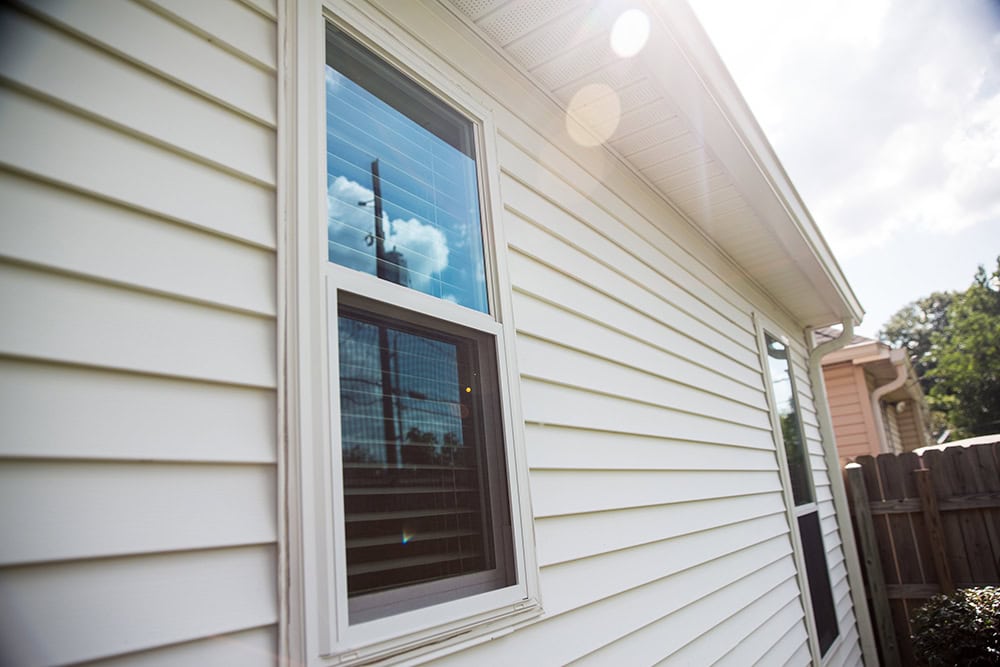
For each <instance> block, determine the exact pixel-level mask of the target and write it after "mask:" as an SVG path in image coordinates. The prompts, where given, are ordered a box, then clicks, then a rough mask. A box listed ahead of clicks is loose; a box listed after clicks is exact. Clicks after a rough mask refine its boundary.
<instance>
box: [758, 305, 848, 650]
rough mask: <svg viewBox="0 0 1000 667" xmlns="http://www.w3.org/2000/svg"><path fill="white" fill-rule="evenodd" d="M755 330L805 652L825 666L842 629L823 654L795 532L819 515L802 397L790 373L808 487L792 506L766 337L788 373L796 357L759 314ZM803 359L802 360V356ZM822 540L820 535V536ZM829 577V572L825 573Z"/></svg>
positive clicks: (787, 342) (789, 344)
mask: <svg viewBox="0 0 1000 667" xmlns="http://www.w3.org/2000/svg"><path fill="white" fill-rule="evenodd" d="M754 315H755V316H754V321H755V328H756V333H757V346H758V354H759V355H760V362H761V372H762V374H763V379H764V390H765V393H766V396H767V405H768V414H769V417H770V420H771V432H772V434H773V436H774V446H775V456H776V457H777V459H778V473H779V476H780V477H781V486H782V492H783V495H784V498H785V513H786V516H787V520H788V528H789V537H790V539H791V542H792V557H793V560H794V562H795V571H796V579H797V580H798V584H799V595H800V596H801V598H802V606H803V610H802V611H803V620H804V621H805V624H806V631H807V633H808V637H809V652H810V653H811V654H812V661H813V664H816V665H825V664H826V663H827V662H828V661H829V660H830V656H832V655H834V654H835V653H836V651H837V647H838V646H839V645H840V643H841V642H842V641H843V640H844V629H843V628H841V627H839V619H834V620H835V621H836V622H837V623H838V628H837V637H836V638H835V639H834V640H833V643H832V644H830V646H829V647H828V648H827V650H826V652H825V653H823V652H821V651H820V646H819V630H818V628H817V627H816V619H815V617H814V613H815V612H814V611H813V600H812V594H811V592H810V588H809V578H808V574H807V572H806V559H805V548H804V547H803V546H802V536H801V534H800V531H799V517H801V516H804V515H807V514H811V513H813V512H815V513H816V514H817V517H818V515H819V503H818V501H817V499H816V483H815V481H814V479H813V469H812V452H810V451H809V444H808V440H807V439H806V434H805V427H804V424H803V423H802V407H801V403H802V394H801V393H800V392H799V391H798V385H797V383H796V379H795V377H794V374H792V373H790V380H791V383H792V394H793V396H794V397H795V402H796V411H797V413H798V414H797V415H796V417H797V419H798V420H799V430H800V432H801V434H802V444H803V447H804V449H805V454H806V457H807V458H806V460H807V467H806V477H807V479H806V482H807V483H808V485H809V491H810V495H811V496H812V500H811V501H809V502H807V503H803V504H801V505H796V504H795V495H794V493H793V491H792V481H791V475H790V474H789V467H788V457H787V455H786V453H785V442H784V437H783V436H782V431H781V418H780V416H779V413H778V409H777V405H776V400H775V396H774V389H773V378H772V377H771V369H770V365H769V364H768V354H767V337H768V336H770V337H771V338H774V339H775V340H777V341H779V342H781V343H782V344H783V345H784V346H785V349H786V350H787V351H788V355H789V356H788V359H787V363H788V366H789V370H790V371H791V369H792V368H793V367H794V364H793V363H792V355H794V354H796V352H795V346H794V345H792V342H791V340H790V339H789V337H788V336H787V335H785V334H784V333H782V329H781V328H780V327H778V326H777V325H776V324H775V323H774V322H772V321H770V320H766V319H765V318H763V317H762V316H761V315H760V314H759V313H755V314H754ZM803 359H804V357H803ZM821 537H822V535H821ZM823 549H824V551H825V550H826V541H825V540H824V542H823ZM827 576H828V577H829V571H827ZM828 583H829V585H830V590H831V591H832V590H833V582H832V581H830V582H828ZM834 603H835V604H834V613H836V601H834Z"/></svg>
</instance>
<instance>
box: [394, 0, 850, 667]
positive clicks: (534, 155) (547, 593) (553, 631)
mask: <svg viewBox="0 0 1000 667" xmlns="http://www.w3.org/2000/svg"><path fill="white" fill-rule="evenodd" d="M390 11H396V10H395V8H392V9H391V10H390ZM400 20H405V21H406V22H407V25H408V26H409V27H410V28H411V29H412V30H414V31H415V32H416V33H417V34H418V35H424V36H425V37H426V38H427V39H428V40H429V39H430V35H431V34H433V36H434V43H435V45H436V46H437V49H438V52H439V53H441V54H442V55H444V56H445V57H448V58H449V60H450V63H451V64H452V65H453V66H454V67H456V68H458V69H460V70H461V71H462V73H463V74H464V75H465V76H467V77H468V79H469V80H471V81H482V80H487V79H488V78H489V77H490V76H493V77H495V78H493V79H491V81H492V82H493V85H492V86H491V91H490V92H491V93H492V94H493V95H496V96H497V97H498V99H499V100H501V101H496V102H494V104H495V112H496V118H497V130H498V145H497V147H498V155H499V160H500V164H499V165H498V166H499V169H500V170H501V177H500V195H501V198H502V204H503V211H504V212H503V220H502V223H503V225H504V234H505V236H506V239H507V242H508V247H509V253H508V257H507V264H508V267H509V271H510V275H511V281H512V283H513V289H514V295H513V297H514V300H513V306H514V312H513V315H514V320H515V323H516V326H517V334H518V335H517V342H516V350H517V361H518V367H519V371H520V374H521V394H522V403H523V405H522V411H523V414H524V418H525V431H526V445H527V454H528V462H529V466H530V470H531V495H532V508H533V513H534V516H535V531H536V543H537V551H538V559H539V564H540V566H541V572H540V576H541V581H540V589H541V594H542V602H543V607H544V609H545V614H544V615H543V616H542V617H541V618H540V619H539V620H538V621H536V622H534V623H532V624H530V625H528V626H527V627H523V628H521V629H518V630H517V631H515V632H514V633H512V634H509V635H507V636H505V637H503V638H500V639H497V640H494V641H491V642H488V643H486V644H482V645H480V646H476V647H473V648H470V649H468V650H466V651H462V652H459V653H456V654H453V655H451V656H447V657H444V658H443V659H442V660H441V664H449V665H450V664H455V665H459V664H468V663H469V662H476V663H480V664H494V663H503V662H517V661H524V660H529V661H535V662H536V663H538V664H547V665H548V664H552V665H555V664H566V663H575V662H580V663H586V664H653V663H658V662H661V661H662V662H663V664H709V663H711V662H716V661H717V662H719V663H720V664H733V665H740V664H751V663H754V662H758V661H759V662H760V664H778V663H788V664H806V663H808V662H809V660H810V653H809V645H808V639H807V631H806V625H805V621H804V612H803V608H802V602H801V599H800V597H799V592H798V580H797V578H796V570H795V561H794V559H793V554H792V545H791V536H790V532H789V525H788V519H787V516H786V514H785V504H784V502H785V501H784V499H783V493H782V486H781V481H780V477H779V474H778V470H777V465H778V464H777V459H776V457H775V451H774V440H773V436H772V433H771V427H770V420H769V415H768V412H767V403H766V398H765V393H764V380H763V377H762V370H761V361H760V359H759V357H758V351H757V342H756V337H755V328H754V322H753V315H752V313H753V311H754V310H757V309H762V310H765V311H769V312H771V313H774V312H778V313H780V312H781V311H780V309H776V308H774V307H773V305H772V304H769V303H767V301H766V299H760V298H759V297H757V296H756V293H755V292H754V288H753V287H751V286H750V285H749V284H748V283H747V282H746V281H745V280H744V279H743V278H742V277H741V276H740V275H739V273H738V272H734V271H733V270H732V268H731V266H729V265H727V263H726V261H725V260H724V259H723V258H722V257H721V256H719V255H718V254H716V253H715V252H714V251H713V250H712V249H711V248H710V247H709V246H707V245H706V244H704V243H702V242H700V241H699V240H698V239H697V236H696V235H692V234H691V233H690V228H688V227H687V223H685V222H684V221H683V220H681V219H680V218H679V217H678V216H677V214H676V213H675V212H674V211H673V210H671V209H670V208H669V207H668V206H667V205H665V204H663V203H662V202H657V201H656V200H655V199H653V198H648V197H645V196H642V195H640V196H632V195H634V194H635V193H636V192H641V190H642V186H629V188H631V189H630V190H629V191H618V192H615V191H612V189H611V188H612V187H613V185H612V184H614V183H621V182H623V181H622V180H617V179H618V178H619V174H618V172H617V171H616V167H615V166H614V165H613V164H611V161H610V160H608V161H607V162H605V163H603V167H598V169H601V168H603V169H605V170H606V171H607V172H611V173H612V174H613V176H612V177H611V178H608V179H606V180H604V179H602V180H603V182H601V181H599V180H598V179H596V178H594V176H592V175H591V173H589V172H588V171H587V170H586V169H585V168H583V167H582V166H581V162H579V161H577V159H576V158H571V157H570V156H569V155H568V154H567V153H565V152H563V150H562V149H560V148H557V147H556V146H554V145H553V144H552V143H550V142H549V141H548V140H547V139H546V138H545V137H543V135H545V134H547V132H545V131H542V130H540V129H539V130H535V129H532V127H531V126H532V123H531V120H530V117H529V118H525V117H521V116H520V115H519V114H520V108H519V106H518V104H517V102H515V101H514V100H515V99H518V98H517V97H516V96H515V95H505V89H504V87H503V86H502V85H501V84H500V81H501V80H502V77H499V76H498V74H497V68H494V66H493V64H492V63H489V62H483V61H478V60H477V58H476V56H475V55H474V54H472V53H471V52H465V51H462V52H458V53H449V51H448V48H449V47H453V46H456V45H457V44H459V43H460V42H459V40H450V39H449V33H448V32H447V29H445V28H443V27H440V26H438V25H435V24H434V23H433V21H429V20H428V21H427V22H426V23H427V25H425V24H424V21H422V20H419V19H418V20H413V17H412V16H410V15H407V16H406V17H405V19H404V18H401V19H400ZM421 28H424V29H426V31H427V32H426V34H424V33H421V32H420V29H421ZM458 48H461V47H458ZM477 67H482V68H483V69H482V70H480V69H477ZM514 89H516V86H512V90H514ZM526 108H527V110H528V113H529V115H530V112H531V107H530V105H527V107H526ZM553 122H555V123H559V122H561V119H560V118H558V117H557V118H556V119H554V121H553ZM535 127H539V126H538V125H537V124H536V125H535ZM595 162H597V160H595ZM591 164H593V163H591ZM487 167H488V168H496V167H497V165H487ZM621 178H622V179H627V178H628V177H621ZM633 183H634V182H633ZM751 298H752V299H753V300H751ZM772 317H774V315H772ZM779 317H780V316H779ZM781 321H782V322H785V321H787V320H785V319H782V320H781ZM783 333H786V334H787V335H789V336H790V337H792V338H793V339H796V338H797V337H801V335H802V334H801V331H799V330H796V329H795V328H794V325H792V326H789V327H788V328H787V330H786V331H784V332H783ZM793 345H794V346H795V351H796V355H797V356H798V357H799V358H800V359H804V358H805V355H806V350H805V349H804V347H803V346H802V345H801V343H800V342H794V343H793ZM800 363H801V362H800ZM795 374H796V381H797V383H798V387H799V389H800V392H801V393H800V396H799V397H798V400H799V402H800V404H801V405H803V406H805V408H806V409H805V411H804V412H803V421H804V422H805V424H804V431H805V439H806V444H807V446H808V448H809V453H810V462H811V466H812V468H813V470H814V473H813V474H814V477H815V479H816V484H817V494H818V505H819V511H820V516H821V517H822V518H823V519H824V521H823V524H822V527H823V531H824V541H825V544H826V546H827V558H828V561H829V562H830V564H831V567H832V568H833V577H832V584H833V590H834V600H835V604H836V605H837V612H838V616H839V617H840V618H839V622H840V627H841V638H840V639H839V640H838V642H837V643H836V644H835V646H834V647H833V648H832V649H831V651H830V656H829V657H828V658H827V661H826V664H831V665H832V664H856V663H858V662H859V661H860V654H859V652H858V648H857V647H858V641H857V634H856V631H855V630H854V620H853V615H852V610H851V606H850V596H849V595H848V587H847V581H846V572H845V570H844V567H843V557H842V555H841V550H840V542H839V535H838V533H837V529H836V524H835V522H834V521H833V505H832V500H831V495H830V490H829V478H828V476H827V475H826V468H825V462H824V459H823V456H822V450H821V447H820V442H819V438H820V433H819V428H818V422H817V417H816V414H815V410H814V409H813V406H812V404H811V401H812V398H811V394H810V392H809V382H808V377H807V374H806V371H805V368H804V367H796V368H795ZM789 502H790V499H789ZM827 517H828V518H829V520H827Z"/></svg>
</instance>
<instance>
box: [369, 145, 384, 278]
mask: <svg viewBox="0 0 1000 667" xmlns="http://www.w3.org/2000/svg"><path fill="white" fill-rule="evenodd" d="M372 194H373V195H375V200H374V201H375V275H377V276H378V277H379V278H381V279H382V280H386V279H387V276H386V273H387V271H386V268H387V267H386V264H385V229H384V228H383V227H382V179H381V178H380V177H379V174H378V158H375V159H374V160H372Z"/></svg>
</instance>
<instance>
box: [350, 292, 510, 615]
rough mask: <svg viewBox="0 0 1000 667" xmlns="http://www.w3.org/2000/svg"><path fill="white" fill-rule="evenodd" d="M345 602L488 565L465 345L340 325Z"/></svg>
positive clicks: (373, 325)
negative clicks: (345, 563) (346, 588)
mask: <svg viewBox="0 0 1000 667" xmlns="http://www.w3.org/2000/svg"><path fill="white" fill-rule="evenodd" d="M338 328H339V333H340V384H341V431H342V436H343V441H342V447H341V453H342V459H343V475H344V486H343V494H344V512H345V530H346V547H347V581H348V596H350V597H354V596H358V595H363V594H366V593H373V592H377V591H384V590H388V589H392V588H398V587H401V586H406V585H410V584H415V583H420V582H426V581H434V580H437V579H443V578H446V577H453V576H459V575H464V574H469V573H474V572H480V571H483V570H485V569H488V568H489V567H492V564H491V560H492V558H491V556H490V549H489V536H488V533H487V531H486V524H485V507H486V505H487V504H488V503H486V502H485V499H484V494H485V493H487V490H486V488H485V486H484V482H483V480H484V476H483V474H482V470H481V465H482V464H481V458H482V457H481V454H480V449H481V443H478V442H477V440H479V438H477V436H476V433H477V431H478V429H477V428H476V425H475V423H474V422H475V411H474V410H473V409H472V408H471V401H472V400H475V394H476V392H477V391H478V390H474V389H473V385H472V384H470V383H469V382H468V379H469V378H470V377H472V376H473V375H474V368H473V361H472V358H473V355H472V354H471V351H470V350H469V349H468V348H470V347H471V346H473V345H474V344H473V343H472V342H470V341H461V340H450V339H448V338H447V337H445V336H442V335H441V334H437V333H435V332H430V331H422V330H420V329H418V328H416V327H413V326H411V325H408V324H405V323H396V322H394V321H391V320H388V319H386V318H381V317H379V316H376V315H372V314H370V313H360V312H355V311H351V310H347V311H346V312H345V311H342V312H341V314H340V318H339V325H338Z"/></svg>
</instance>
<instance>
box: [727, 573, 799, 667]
mask: <svg viewBox="0 0 1000 667" xmlns="http://www.w3.org/2000/svg"><path fill="white" fill-rule="evenodd" d="M754 604H756V603H754ZM755 611H756V613H758V614H763V613H766V610H765V609H760V608H758V609H757V610H755ZM807 640H808V638H807V635H806V632H805V624H804V622H803V615H802V598H801V597H800V596H799V591H798V588H795V589H794V592H793V593H792V595H791V598H790V599H789V601H788V602H786V603H785V604H784V606H782V607H781V608H780V609H778V610H777V611H776V612H775V613H774V614H773V615H772V616H771V617H770V618H768V619H767V620H766V621H765V622H764V623H762V624H761V626H760V627H759V628H757V629H756V630H754V631H753V632H751V633H750V634H749V635H747V636H746V637H745V638H744V639H743V640H742V641H741V642H740V643H739V644H737V645H736V646H735V647H733V648H732V649H731V650H730V651H729V653H727V654H726V655H724V656H722V657H721V658H719V660H717V661H716V662H715V663H714V664H716V665H722V666H728V665H731V666H732V667H745V666H746V665H780V664H785V663H783V662H780V661H773V660H774V654H771V655H772V657H771V658H770V659H771V660H772V661H773V662H763V660H762V659H763V658H764V656H765V654H767V653H769V652H770V651H771V649H772V648H773V647H774V646H775V645H777V644H784V643H786V642H787V645H786V648H785V651H786V654H787V653H789V652H791V650H792V648H793V644H794V643H798V642H805V641H807Z"/></svg>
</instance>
